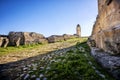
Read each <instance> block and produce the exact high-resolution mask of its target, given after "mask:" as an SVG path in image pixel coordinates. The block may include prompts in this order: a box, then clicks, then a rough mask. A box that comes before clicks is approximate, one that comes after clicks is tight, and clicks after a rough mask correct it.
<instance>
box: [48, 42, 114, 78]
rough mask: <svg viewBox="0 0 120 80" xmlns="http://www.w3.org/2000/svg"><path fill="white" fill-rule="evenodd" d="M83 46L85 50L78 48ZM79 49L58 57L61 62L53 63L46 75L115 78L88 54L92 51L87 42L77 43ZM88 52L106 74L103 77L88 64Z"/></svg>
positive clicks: (55, 76) (93, 61) (97, 66)
mask: <svg viewBox="0 0 120 80" xmlns="http://www.w3.org/2000/svg"><path fill="white" fill-rule="evenodd" d="M81 46H82V47H83V48H84V49H85V52H82V51H80V50H79V49H78V48H79V47H81ZM76 48H77V50H76V51H74V50H70V51H68V52H67V53H66V54H65V55H64V56H62V57H57V58H56V60H57V59H60V60H61V61H60V62H56V63H52V64H51V65H50V67H51V69H50V70H49V71H47V74H46V76H47V77H48V78H49V80H106V79H108V80H114V79H113V78H112V77H111V76H110V75H108V73H107V72H105V71H104V70H103V69H102V68H101V67H100V65H98V64H97V63H96V61H95V60H94V59H93V58H92V57H91V56H90V54H88V53H89V52H90V49H89V47H88V46H87V45H86V43H82V44H81V43H77V44H76ZM84 54H87V55H88V56H89V57H88V58H89V59H90V60H91V61H92V63H94V66H95V67H96V68H97V69H98V70H99V71H100V72H101V73H102V74H104V75H105V78H102V77H101V76H99V75H98V74H96V72H95V70H94V69H93V68H92V67H91V65H89V64H88V60H87V59H86V57H85V56H84Z"/></svg>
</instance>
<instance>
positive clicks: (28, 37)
mask: <svg viewBox="0 0 120 80" xmlns="http://www.w3.org/2000/svg"><path fill="white" fill-rule="evenodd" d="M8 36H9V41H10V43H9V44H10V45H12V46H19V45H26V44H34V43H46V42H47V40H46V38H45V37H44V36H43V35H42V34H38V33H35V32H10V33H9V35H8Z"/></svg>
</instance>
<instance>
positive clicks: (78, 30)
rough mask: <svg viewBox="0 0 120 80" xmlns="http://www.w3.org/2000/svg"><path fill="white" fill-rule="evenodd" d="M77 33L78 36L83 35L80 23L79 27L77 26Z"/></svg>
mask: <svg viewBox="0 0 120 80" xmlns="http://www.w3.org/2000/svg"><path fill="white" fill-rule="evenodd" d="M76 35H77V36H78V37H81V27H80V25H79V24H78V25H77V27H76Z"/></svg>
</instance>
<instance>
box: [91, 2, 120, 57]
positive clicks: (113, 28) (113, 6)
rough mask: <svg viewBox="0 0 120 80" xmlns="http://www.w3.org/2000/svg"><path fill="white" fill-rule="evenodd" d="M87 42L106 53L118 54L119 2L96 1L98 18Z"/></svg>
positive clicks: (119, 46) (119, 34) (119, 31)
mask: <svg viewBox="0 0 120 80" xmlns="http://www.w3.org/2000/svg"><path fill="white" fill-rule="evenodd" d="M89 41H90V42H89V43H91V41H92V43H94V46H95V47H98V48H100V49H102V50H104V51H106V52H109V53H111V54H114V55H116V54H120V0H98V16H97V18H96V22H95V24H94V26H93V31H92V35H91V37H90V39H89ZM93 41H94V42H93Z"/></svg>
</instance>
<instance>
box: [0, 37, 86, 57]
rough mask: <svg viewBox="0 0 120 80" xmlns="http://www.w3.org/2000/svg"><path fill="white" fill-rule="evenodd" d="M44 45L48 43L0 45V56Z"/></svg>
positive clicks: (79, 39)
mask: <svg viewBox="0 0 120 80" xmlns="http://www.w3.org/2000/svg"><path fill="white" fill-rule="evenodd" d="M86 40H87V38H73V39H69V40H67V41H62V42H69V43H71V42H78V41H86ZM56 43H61V42H56ZM52 44H53V43H52ZM44 45H48V44H47V43H46V44H30V45H20V46H19V47H15V46H8V47H7V48H2V47H0V56H4V55H7V54H9V53H15V52H18V51H24V50H31V49H34V48H38V47H42V46H44Z"/></svg>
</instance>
